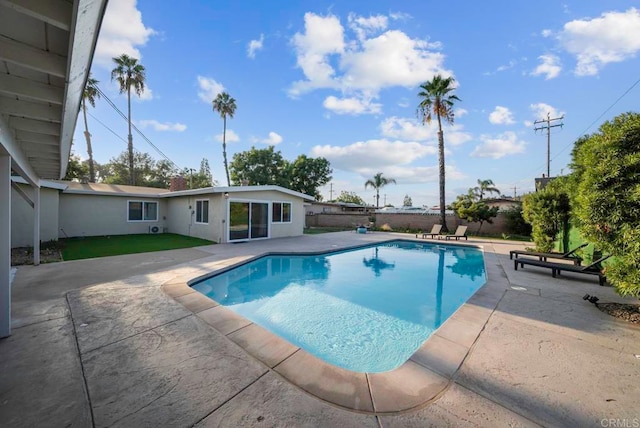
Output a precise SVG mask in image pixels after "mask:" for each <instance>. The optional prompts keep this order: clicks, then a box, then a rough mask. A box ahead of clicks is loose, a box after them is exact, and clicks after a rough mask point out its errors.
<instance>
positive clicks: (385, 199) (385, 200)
mask: <svg viewBox="0 0 640 428" xmlns="http://www.w3.org/2000/svg"><path fill="white" fill-rule="evenodd" d="M384 206H385V207H386V206H387V194H386V193H385V194H384Z"/></svg>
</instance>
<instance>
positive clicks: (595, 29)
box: [557, 7, 640, 76]
mask: <svg viewBox="0 0 640 428" xmlns="http://www.w3.org/2000/svg"><path fill="white" fill-rule="evenodd" d="M557 37H558V40H559V41H560V44H561V45H562V47H563V48H564V49H565V50H566V51H567V52H569V53H571V54H572V55H574V56H575V57H576V59H577V61H578V62H577V64H576V68H575V70H574V71H575V74H576V75H578V76H592V75H596V74H598V72H599V71H600V69H601V68H602V67H604V66H605V65H606V64H609V63H612V62H622V61H625V60H627V59H629V58H633V57H635V55H636V54H637V53H638V51H640V11H638V9H635V8H633V7H632V8H630V9H629V10H627V11H626V12H617V11H611V12H605V13H603V14H602V15H600V16H599V17H597V18H593V19H588V18H587V19H576V20H574V21H570V22H567V23H566V24H564V27H563V29H562V31H560V32H559V33H558V35H557Z"/></svg>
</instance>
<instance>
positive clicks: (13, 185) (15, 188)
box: [11, 181, 33, 208]
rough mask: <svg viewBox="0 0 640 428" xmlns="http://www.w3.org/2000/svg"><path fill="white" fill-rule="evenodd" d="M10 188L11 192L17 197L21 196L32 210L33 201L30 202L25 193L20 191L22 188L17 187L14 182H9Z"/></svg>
mask: <svg viewBox="0 0 640 428" xmlns="http://www.w3.org/2000/svg"><path fill="white" fill-rule="evenodd" d="M11 188H12V189H13V190H15V191H16V193H17V194H18V195H20V196H22V199H24V200H25V202H26V203H28V204H29V205H31V208H33V201H32V200H31V198H30V197H29V195H27V192H25V191H24V190H22V187H20V186H19V185H18V183H16V182H15V181H12V182H11Z"/></svg>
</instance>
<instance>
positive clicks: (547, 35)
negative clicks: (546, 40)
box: [540, 29, 553, 37]
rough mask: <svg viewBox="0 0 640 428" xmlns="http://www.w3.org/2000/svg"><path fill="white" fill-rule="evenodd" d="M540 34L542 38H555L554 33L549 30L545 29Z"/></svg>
mask: <svg viewBox="0 0 640 428" xmlns="http://www.w3.org/2000/svg"><path fill="white" fill-rule="evenodd" d="M540 34H541V35H542V37H551V36H553V31H551V30H549V29H544V30H542V32H541V33H540Z"/></svg>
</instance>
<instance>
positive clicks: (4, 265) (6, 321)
mask: <svg viewBox="0 0 640 428" xmlns="http://www.w3.org/2000/svg"><path fill="white" fill-rule="evenodd" d="M10 275H11V157H9V156H0V338H2V337H7V336H9V335H10V334H11V284H10V283H9V276H10Z"/></svg>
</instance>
